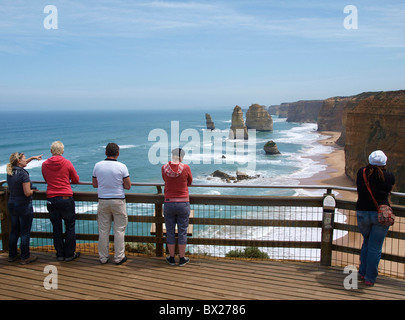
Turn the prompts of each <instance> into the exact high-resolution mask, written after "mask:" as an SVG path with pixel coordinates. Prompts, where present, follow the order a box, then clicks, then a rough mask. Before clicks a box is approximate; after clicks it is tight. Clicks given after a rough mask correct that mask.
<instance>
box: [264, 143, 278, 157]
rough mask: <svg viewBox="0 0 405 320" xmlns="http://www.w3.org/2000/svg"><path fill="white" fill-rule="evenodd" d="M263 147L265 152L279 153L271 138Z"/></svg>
mask: <svg viewBox="0 0 405 320" xmlns="http://www.w3.org/2000/svg"><path fill="white" fill-rule="evenodd" d="M263 149H264V151H265V152H266V154H281V153H280V151H278V148H277V144H276V143H275V142H274V141H273V140H270V141H267V142H266V144H265V145H264V148H263Z"/></svg>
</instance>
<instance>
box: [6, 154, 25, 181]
mask: <svg viewBox="0 0 405 320" xmlns="http://www.w3.org/2000/svg"><path fill="white" fill-rule="evenodd" d="M23 156H24V152H14V153H12V154H11V156H10V160H9V163H7V174H8V175H9V176H12V175H13V167H14V166H16V165H17V163H18V161H19V160H21V159H22V157H23Z"/></svg>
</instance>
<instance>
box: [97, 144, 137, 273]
mask: <svg viewBox="0 0 405 320" xmlns="http://www.w3.org/2000/svg"><path fill="white" fill-rule="evenodd" d="M105 155H106V156H107V158H106V159H105V160H103V161H99V162H97V163H96V164H95V166H94V169H93V178H92V184H93V187H94V188H98V190H97V193H98V208H97V222H98V234H99V236H98V255H99V259H100V263H102V264H105V263H107V262H108V261H109V243H110V242H109V237H110V229H111V223H112V221H113V220H114V263H115V264H117V265H119V264H122V263H124V262H126V261H127V257H126V255H125V229H126V227H127V225H128V214H127V209H126V200H125V190H130V189H131V179H130V177H129V171H128V168H127V166H126V165H125V164H123V163H121V162H119V161H118V160H117V159H118V157H119V155H120V148H119V146H118V145H117V144H116V143H113V142H111V143H109V144H107V146H106V148H105ZM124 189H125V190H124Z"/></svg>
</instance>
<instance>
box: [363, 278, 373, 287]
mask: <svg viewBox="0 0 405 320" xmlns="http://www.w3.org/2000/svg"><path fill="white" fill-rule="evenodd" d="M364 284H365V285H366V286H369V287H372V286H373V285H374V282H371V281H368V280H366V281H364Z"/></svg>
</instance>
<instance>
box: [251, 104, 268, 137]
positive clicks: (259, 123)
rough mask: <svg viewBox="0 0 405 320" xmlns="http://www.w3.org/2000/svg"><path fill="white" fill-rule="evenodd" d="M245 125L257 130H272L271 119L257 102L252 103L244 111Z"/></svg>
mask: <svg viewBox="0 0 405 320" xmlns="http://www.w3.org/2000/svg"><path fill="white" fill-rule="evenodd" d="M246 127H247V128H248V129H256V130H258V131H271V130H273V119H272V118H271V116H270V114H269V113H268V112H267V111H266V110H265V109H264V108H263V106H261V105H259V104H252V105H251V106H250V107H249V109H248V111H247V112H246Z"/></svg>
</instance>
